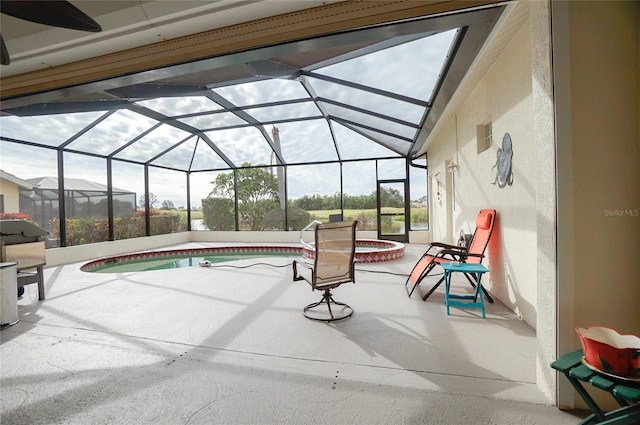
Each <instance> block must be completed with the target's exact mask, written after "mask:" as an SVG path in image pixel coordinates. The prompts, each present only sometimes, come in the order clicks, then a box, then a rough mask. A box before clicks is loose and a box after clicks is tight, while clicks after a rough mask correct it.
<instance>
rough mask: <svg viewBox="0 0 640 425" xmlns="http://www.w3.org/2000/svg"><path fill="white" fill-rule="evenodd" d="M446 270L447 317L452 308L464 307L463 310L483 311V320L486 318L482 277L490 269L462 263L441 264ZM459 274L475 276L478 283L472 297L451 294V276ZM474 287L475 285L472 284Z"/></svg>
mask: <svg viewBox="0 0 640 425" xmlns="http://www.w3.org/2000/svg"><path fill="white" fill-rule="evenodd" d="M440 265H441V266H442V269H443V270H444V293H445V296H444V300H445V303H446V305H447V316H448V315H449V308H450V307H463V308H479V309H481V310H482V318H483V319H484V318H486V315H485V311H484V298H483V295H482V282H481V280H482V275H483V274H484V273H486V272H488V271H489V269H488V268H486V267H485V266H483V265H482V264H467V263H460V264H459V265H457V266H455V265H453V264H451V263H441V264H440ZM455 272H459V273H464V274H466V275H468V276H469V275H471V276H473V277H474V278H475V279H474V280H475V281H476V283H475V285H474V289H475V291H474V293H473V294H472V295H458V294H451V293H450V292H449V288H450V286H451V274H453V273H455ZM472 285H473V284H472Z"/></svg>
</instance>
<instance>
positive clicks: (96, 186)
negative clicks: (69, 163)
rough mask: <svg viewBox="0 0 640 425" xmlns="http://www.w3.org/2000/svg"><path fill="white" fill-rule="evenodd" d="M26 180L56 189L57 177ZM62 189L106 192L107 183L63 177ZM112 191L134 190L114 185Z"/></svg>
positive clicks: (123, 192) (115, 192)
mask: <svg viewBox="0 0 640 425" xmlns="http://www.w3.org/2000/svg"><path fill="white" fill-rule="evenodd" d="M27 181H28V182H29V183H30V184H32V185H33V186H34V187H36V188H38V189H41V190H54V191H57V190H58V178H57V177H48V176H45V177H37V178H33V179H28V180H27ZM64 189H65V190H71V191H74V192H94V193H95V192H100V193H105V194H106V193H107V190H108V187H107V185H104V184H101V183H96V182H92V181H90V180H84V179H74V178H65V179H64ZM113 193H114V194H115V195H122V194H128V193H131V194H134V193H135V192H131V191H129V190H124V189H118V188H117V187H114V188H113Z"/></svg>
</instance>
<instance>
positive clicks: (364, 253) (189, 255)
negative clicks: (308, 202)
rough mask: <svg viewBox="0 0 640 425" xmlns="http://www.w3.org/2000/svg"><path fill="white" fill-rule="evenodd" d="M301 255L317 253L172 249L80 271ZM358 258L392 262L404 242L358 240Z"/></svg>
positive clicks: (106, 260)
mask: <svg viewBox="0 0 640 425" xmlns="http://www.w3.org/2000/svg"><path fill="white" fill-rule="evenodd" d="M300 256H302V257H304V258H307V259H313V258H314V257H315V252H314V250H313V249H312V248H307V247H304V248H303V247H299V246H272V245H247V246H224V247H211V248H189V249H171V250H160V251H148V252H139V253H134V254H126V255H117V256H113V257H108V258H102V259H99V260H94V261H90V262H88V263H86V264H83V265H82V266H81V267H80V270H82V271H84V272H93V273H126V272H140V271H150V270H167V269H175V268H180V267H197V266H200V265H203V263H204V264H206V262H208V263H209V264H216V263H221V262H229V261H237V260H248V259H257V258H265V257H300ZM355 257H356V261H357V262H359V263H379V262H385V261H393V260H397V259H400V258H402V257H404V245H403V244H401V243H398V242H391V241H381V240H377V239H359V240H357V241H356V254H355ZM209 264H206V265H209Z"/></svg>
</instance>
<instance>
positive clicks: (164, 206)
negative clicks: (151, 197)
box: [160, 199, 176, 210]
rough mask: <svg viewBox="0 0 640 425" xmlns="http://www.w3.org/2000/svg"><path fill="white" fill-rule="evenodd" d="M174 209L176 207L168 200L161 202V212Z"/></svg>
mask: <svg viewBox="0 0 640 425" xmlns="http://www.w3.org/2000/svg"><path fill="white" fill-rule="evenodd" d="M175 208H176V207H175V206H174V205H173V202H172V201H171V200H169V199H165V200H164V201H162V206H161V207H160V209H162V210H173V209H175Z"/></svg>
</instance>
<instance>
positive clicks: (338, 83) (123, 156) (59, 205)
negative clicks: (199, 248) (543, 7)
mask: <svg viewBox="0 0 640 425" xmlns="http://www.w3.org/2000/svg"><path fill="white" fill-rule="evenodd" d="M501 11H502V8H500V7H491V8H487V9H484V10H480V11H474V12H473V13H460V14H454V15H446V16H438V17H433V18H428V19H417V20H411V21H408V22H399V23H395V24H391V25H384V26H376V27H372V28H363V29H359V30H353V31H348V32H341V33H337V34H327V35H325V36H323V37H317V38H314V39H305V40H297V41H293V42H289V43H285V44H277V45H268V46H260V47H257V48H255V49H252V50H248V51H241V52H234V53H231V54H227V55H224V56H219V57H213V58H209V59H205V60H199V61H196V62H189V63H184V64H179V65H174V66H171V67H166V68H162V69H154V70H149V71H146V72H142V73H138V74H134V75H123V76H118V77H114V78H111V79H109V80H106V81H95V82H92V83H88V84H85V85H83V86H78V87H67V88H64V89H60V90H56V91H51V92H45V93H34V94H32V95H29V96H23V97H20V98H13V99H3V100H2V117H0V149H1V152H2V165H1V168H2V169H3V170H4V171H7V172H9V173H11V174H13V175H15V176H18V177H19V178H21V179H24V180H26V181H30V182H36V183H34V185H35V191H31V192H29V191H27V190H26V189H25V190H24V193H22V195H21V201H20V209H21V211H22V212H26V213H29V214H30V215H32V216H33V217H34V218H35V217H36V216H37V221H38V223H39V225H41V226H42V227H44V228H46V229H47V230H48V231H49V232H50V234H51V235H52V236H53V237H54V238H55V240H56V241H58V243H59V244H60V246H67V245H76V244H81V243H89V242H97V241H105V240H117V239H125V238H130V237H139V236H145V235H155V234H162V233H169V232H179V231H188V230H236V231H245V230H254V231H256V230H258V231H263V230H264V231H270V230H299V229H301V228H302V227H303V226H305V225H306V224H307V223H309V222H310V221H311V220H313V219H318V220H321V221H329V219H335V218H336V217H344V218H346V219H357V220H358V222H359V229H361V230H362V229H365V230H377V232H378V236H379V237H380V238H382V239H392V240H401V241H406V240H407V239H406V238H407V234H408V231H409V230H422V229H426V228H427V227H428V198H427V181H428V179H427V167H426V165H427V161H426V154H425V152H423V151H422V150H421V148H422V144H423V143H424V141H425V139H426V137H427V135H428V134H429V132H430V131H431V129H432V128H433V127H434V125H435V124H436V122H437V120H438V117H439V116H440V114H441V113H442V112H443V110H444V108H445V107H446V105H447V102H448V101H449V99H450V98H451V96H452V95H453V93H454V91H455V89H456V87H457V86H458V84H459V83H460V81H461V80H462V78H463V77H464V74H465V72H466V70H467V69H468V67H469V66H470V65H471V62H472V61H473V59H474V58H475V55H476V54H477V52H478V51H479V49H480V48H481V46H482V44H483V43H484V40H485V39H486V37H487V36H488V35H489V33H490V31H491V29H492V27H493V25H494V24H495V22H496V20H497V19H498V17H499V14H500V13H501ZM79 180H82V181H84V182H89V183H87V184H93V185H95V187H101V188H103V192H104V193H103V194H101V195H100V196H95V197H82V198H73V197H72V198H70V196H71V195H70V194H69V191H68V190H65V188H66V187H67V186H68V183H69V182H72V181H79ZM38 181H39V182H44V181H46V182H49V183H51V182H55V185H57V187H54V188H52V187H47V188H46V189H47V190H46V194H47V197H46V199H45V198H44V197H41V198H38V196H36V194H37V193H38V190H39V191H40V193H44V189H45V188H44V187H39V186H38V183H37V182H38ZM98 229H99V230H98Z"/></svg>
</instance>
